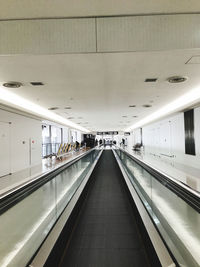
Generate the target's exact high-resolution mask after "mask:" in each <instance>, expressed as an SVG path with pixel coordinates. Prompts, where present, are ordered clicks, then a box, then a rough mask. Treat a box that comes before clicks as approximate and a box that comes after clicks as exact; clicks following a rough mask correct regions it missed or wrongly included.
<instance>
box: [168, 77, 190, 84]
mask: <svg viewBox="0 0 200 267" xmlns="http://www.w3.org/2000/svg"><path fill="white" fill-rule="evenodd" d="M186 80H187V78H186V77H183V76H173V77H169V78H168V79H167V81H168V82H169V83H182V82H185V81H186Z"/></svg>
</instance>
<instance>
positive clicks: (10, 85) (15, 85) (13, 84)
mask: <svg viewBox="0 0 200 267" xmlns="http://www.w3.org/2000/svg"><path fill="white" fill-rule="evenodd" d="M22 85H23V84H22V83H20V82H6V83H4V84H3V86H4V87H7V88H19V87H21V86H22Z"/></svg>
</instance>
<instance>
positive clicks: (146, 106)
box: [142, 104, 152, 108]
mask: <svg viewBox="0 0 200 267" xmlns="http://www.w3.org/2000/svg"><path fill="white" fill-rule="evenodd" d="M142 106H143V107H144V108H151V107H152V105H149V104H146V105H142Z"/></svg>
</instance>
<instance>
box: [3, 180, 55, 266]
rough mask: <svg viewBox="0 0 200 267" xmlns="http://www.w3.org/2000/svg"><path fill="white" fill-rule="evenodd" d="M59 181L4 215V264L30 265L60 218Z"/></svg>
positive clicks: (39, 190)
mask: <svg viewBox="0 0 200 267" xmlns="http://www.w3.org/2000/svg"><path fill="white" fill-rule="evenodd" d="M55 206H56V200H55V180H52V181H50V182H48V183H46V184H45V185H43V186H42V187H41V188H39V189H38V190H37V191H35V192H33V193H32V194H31V195H29V196H28V197H27V198H25V199H23V201H21V202H19V203H18V204H16V205H15V206H13V207H12V208H10V209H9V210H8V211H6V212H5V213H3V214H2V215H1V216H0V229H1V237H0V239H1V240H0V266H1V267H5V266H26V264H27V262H28V261H29V260H30V258H31V256H32V255H33V254H34V253H35V251H36V250H37V249H38V247H39V246H40V244H41V242H42V241H43V240H44V238H45V237H46V235H47V234H48V232H49V230H50V229H51V227H52V225H53V224H54V223H55V221H56V209H55Z"/></svg>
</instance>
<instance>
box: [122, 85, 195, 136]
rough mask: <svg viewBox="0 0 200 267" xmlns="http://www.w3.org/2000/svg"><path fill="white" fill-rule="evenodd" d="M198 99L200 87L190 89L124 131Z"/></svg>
mask: <svg viewBox="0 0 200 267" xmlns="http://www.w3.org/2000/svg"><path fill="white" fill-rule="evenodd" d="M199 100H200V87H198V88H195V89H193V90H191V91H190V92H188V93H186V94H184V95H182V96H181V97H179V98H177V99H175V100H174V101H172V102H170V103H169V104H167V105H166V106H164V107H163V108H161V109H159V110H157V111H156V112H153V113H152V114H150V115H149V116H147V117H145V118H144V119H142V120H140V121H138V122H137V123H135V124H133V125H132V126H130V127H128V128H127V129H125V130H124V131H126V132H127V131H131V130H134V129H137V128H139V127H142V126H144V125H145V124H148V123H150V122H153V121H155V120H157V119H159V118H162V117H164V116H166V115H169V114H171V113H172V112H176V111H178V110H180V109H181V108H184V107H187V106H188V105H190V104H194V103H196V102H197V101H199Z"/></svg>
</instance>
